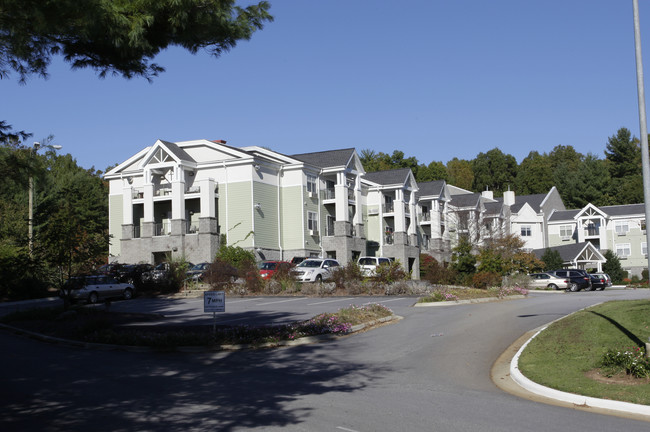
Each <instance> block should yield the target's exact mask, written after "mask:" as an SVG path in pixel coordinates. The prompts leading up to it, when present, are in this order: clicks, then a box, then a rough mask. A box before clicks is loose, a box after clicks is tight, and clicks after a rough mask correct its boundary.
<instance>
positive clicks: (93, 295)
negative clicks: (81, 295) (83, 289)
mask: <svg viewBox="0 0 650 432" xmlns="http://www.w3.org/2000/svg"><path fill="white" fill-rule="evenodd" d="M97 300H99V296H98V295H97V293H96V292H91V293H90V295H89V296H88V303H92V304H95V303H97Z"/></svg>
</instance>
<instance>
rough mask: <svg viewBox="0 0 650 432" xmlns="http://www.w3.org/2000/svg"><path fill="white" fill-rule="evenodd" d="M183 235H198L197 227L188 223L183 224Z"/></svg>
mask: <svg viewBox="0 0 650 432" xmlns="http://www.w3.org/2000/svg"><path fill="white" fill-rule="evenodd" d="M183 226H184V230H183V231H184V232H185V234H198V232H199V226H198V225H196V224H194V223H193V222H190V221H185V222H183Z"/></svg>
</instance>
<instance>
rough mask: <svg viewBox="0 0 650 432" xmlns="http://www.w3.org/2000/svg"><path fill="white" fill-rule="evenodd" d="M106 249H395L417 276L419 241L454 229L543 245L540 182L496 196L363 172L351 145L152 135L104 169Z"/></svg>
mask: <svg viewBox="0 0 650 432" xmlns="http://www.w3.org/2000/svg"><path fill="white" fill-rule="evenodd" d="M105 179H106V180H107V181H108V183H109V190H110V191H109V231H110V234H111V235H112V241H111V246H110V256H111V260H112V261H119V262H128V263H136V262H150V263H157V262H161V261H164V260H166V259H169V258H170V257H172V258H180V257H183V258H185V259H187V260H189V261H192V262H202V261H212V259H214V256H215V254H216V253H217V251H218V249H219V247H220V245H221V244H223V243H224V242H225V244H228V245H231V246H241V247H243V248H246V249H248V250H251V251H254V252H255V255H256V257H257V258H258V259H259V260H263V259H277V260H290V259H291V258H293V257H296V256H301V257H316V256H320V257H329V258H336V259H337V260H339V261H340V262H341V263H343V264H345V263H347V262H349V261H352V260H356V259H357V258H358V257H359V256H362V255H372V256H384V257H390V258H394V259H398V260H399V261H400V262H401V263H402V264H403V265H404V267H405V269H406V270H408V271H411V274H412V277H413V278H418V277H419V256H420V253H421V252H424V253H428V254H431V255H432V256H434V257H435V258H436V259H438V260H439V261H441V262H442V261H449V260H450V258H451V250H452V248H453V247H454V246H455V244H456V243H457V239H458V236H459V235H461V234H465V235H471V236H472V237H473V239H474V240H475V241H476V244H480V243H481V241H482V240H483V239H485V238H487V237H489V236H494V235H498V234H502V233H509V232H516V233H517V234H520V235H521V237H522V238H523V239H524V240H525V241H526V245H527V247H530V248H531V249H532V248H534V247H535V246H537V245H545V244H546V243H547V241H546V223H547V219H548V214H550V210H551V209H553V210H560V211H561V210H564V206H563V205H562V201H561V199H560V198H559V194H557V190H555V188H553V189H552V190H551V191H550V192H549V193H548V194H545V195H539V196H538V195H534V196H520V197H517V196H515V193H514V192H511V191H508V192H507V193H506V195H505V196H504V197H503V198H498V199H494V198H493V196H492V194H491V192H489V191H485V192H483V193H482V194H476V193H472V192H470V191H467V190H464V189H460V188H457V187H455V186H453V185H449V184H447V183H446V182H444V181H431V182H421V183H419V184H418V183H417V182H416V181H415V178H414V176H413V173H412V171H411V170H410V169H407V168H404V169H396V170H388V171H380V172H372V173H366V172H365V170H364V168H363V166H362V164H361V161H360V158H359V156H358V154H357V152H356V150H355V149H354V148H347V149H340V150H329V151H321V152H309V153H299V154H293V155H284V154H281V153H277V152H274V151H272V150H270V149H268V148H263V147H257V146H249V147H232V146H229V145H227V143H226V141H223V140H216V141H209V140H194V141H183V142H176V143H172V142H169V141H164V140H158V141H156V142H155V143H154V144H153V145H151V146H149V147H146V148H144V149H142V150H141V151H139V152H138V153H136V154H135V155H133V156H132V157H131V158H129V159H128V160H126V161H125V162H123V163H121V164H119V165H118V166H117V167H115V168H113V169H112V170H110V171H109V172H108V173H107V174H106V175H105Z"/></svg>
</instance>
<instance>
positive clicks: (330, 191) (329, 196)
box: [323, 188, 336, 200]
mask: <svg viewBox="0 0 650 432" xmlns="http://www.w3.org/2000/svg"><path fill="white" fill-rule="evenodd" d="M334 198H336V192H335V191H334V188H327V189H325V197H324V198H323V199H326V200H333V199H334Z"/></svg>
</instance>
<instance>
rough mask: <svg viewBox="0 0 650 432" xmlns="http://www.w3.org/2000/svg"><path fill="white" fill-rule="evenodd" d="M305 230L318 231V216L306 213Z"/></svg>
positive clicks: (314, 213)
mask: <svg viewBox="0 0 650 432" xmlns="http://www.w3.org/2000/svg"><path fill="white" fill-rule="evenodd" d="M307 228H308V229H309V231H313V232H316V231H318V214H316V212H311V211H310V212H307Z"/></svg>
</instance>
